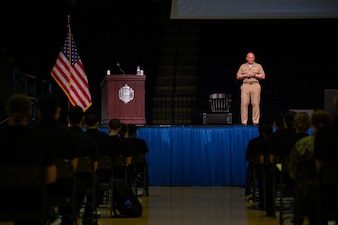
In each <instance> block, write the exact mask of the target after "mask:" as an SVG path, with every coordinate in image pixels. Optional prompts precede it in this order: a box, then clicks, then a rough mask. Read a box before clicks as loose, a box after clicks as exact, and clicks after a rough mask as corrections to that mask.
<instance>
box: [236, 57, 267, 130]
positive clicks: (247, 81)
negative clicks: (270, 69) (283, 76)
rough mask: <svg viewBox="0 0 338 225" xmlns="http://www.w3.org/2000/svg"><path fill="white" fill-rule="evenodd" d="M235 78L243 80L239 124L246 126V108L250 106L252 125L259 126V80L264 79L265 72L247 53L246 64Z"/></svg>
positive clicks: (240, 68)
mask: <svg viewBox="0 0 338 225" xmlns="http://www.w3.org/2000/svg"><path fill="white" fill-rule="evenodd" d="M236 78H237V79H238V80H243V84H242V85H241V123H242V125H247V124H248V107H249V104H251V106H252V122H253V125H258V124H259V119H260V100H261V85H260V84H259V81H260V80H263V79H265V72H264V70H263V67H262V65H261V64H259V63H256V62H255V55H254V53H252V52H249V53H248V54H247V55H246V63H243V64H242V65H241V66H240V67H239V69H238V72H237V76H236Z"/></svg>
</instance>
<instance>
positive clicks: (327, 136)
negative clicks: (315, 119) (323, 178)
mask: <svg viewBox="0 0 338 225" xmlns="http://www.w3.org/2000/svg"><path fill="white" fill-rule="evenodd" d="M333 105H334V108H335V112H336V113H338V91H337V92H336V95H335V97H334V100H333ZM337 137H338V116H335V117H333V118H332V122H331V123H330V124H329V125H327V126H323V127H322V128H321V129H319V130H318V132H317V134H316V136H315V140H314V146H315V147H314V158H315V166H316V170H317V173H318V174H319V175H320V174H321V173H320V172H321V169H322V168H323V167H324V166H325V165H330V164H332V165H334V164H337V163H338V158H337V149H338V141H337ZM327 172H328V173H331V172H332V173H331V175H332V176H333V175H334V174H337V171H335V170H334V171H330V170H328V171H327ZM333 179H334V180H331V181H330V182H332V183H335V184H337V182H338V181H337V176H336V177H335V178H333ZM337 188H338V187H337V186H335V187H329V188H325V189H318V191H319V192H318V193H317V194H318V195H316V196H317V197H318V198H317V200H319V202H318V203H317V202H316V205H315V206H316V213H317V212H320V211H322V210H323V206H324V207H325V208H326V210H329V209H328V208H331V210H334V211H335V212H337V206H336V205H337V201H338V197H337ZM336 215H337V216H336V217H335V218H332V220H336V222H337V221H338V214H336ZM315 217H316V218H315V219H314V220H315V221H314V222H313V224H328V221H327V219H325V218H323V217H321V215H320V214H319V215H317V214H316V215H315Z"/></svg>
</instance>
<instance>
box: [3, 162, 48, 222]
mask: <svg viewBox="0 0 338 225" xmlns="http://www.w3.org/2000/svg"><path fill="white" fill-rule="evenodd" d="M44 178H45V170H44V169H43V167H42V166H39V165H35V164H28V165H0V199H1V201H0V221H16V222H33V221H40V222H41V223H42V224H47V222H48V216H47V204H46V196H47V192H46V185H45V183H44V182H45V180H44Z"/></svg>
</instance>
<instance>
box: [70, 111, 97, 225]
mask: <svg viewBox="0 0 338 225" xmlns="http://www.w3.org/2000/svg"><path fill="white" fill-rule="evenodd" d="M84 119H85V115H84V112H83V109H82V108H81V107H80V106H72V107H70V108H69V112H68V122H69V126H70V128H69V129H70V131H71V132H72V133H73V134H74V136H75V137H76V138H77V140H78V142H77V143H78V144H79V157H89V158H91V159H92V160H93V162H94V168H93V169H94V172H95V171H96V170H97V164H98V159H99V156H100V153H99V148H98V144H97V142H96V140H95V139H94V138H93V137H92V136H90V135H88V134H87V133H85V132H84V130H83V129H82V128H83V121H84ZM94 176H95V174H94ZM79 179H80V180H81V181H82V182H83V184H84V185H85V188H86V189H87V190H94V189H93V188H94V187H93V179H94V177H93V176H85V177H81V178H79ZM95 181H96V183H95V185H96V189H95V190H97V189H98V187H99V186H98V185H99V180H98V178H97V177H96V178H95ZM94 195H96V193H95V194H94ZM86 197H87V202H86V204H85V211H84V215H83V218H82V224H83V225H86V224H88V225H89V224H90V225H92V224H93V222H94V221H93V213H94V212H93V210H92V207H93V205H95V202H94V199H93V195H87V196H86ZM95 197H96V196H95Z"/></svg>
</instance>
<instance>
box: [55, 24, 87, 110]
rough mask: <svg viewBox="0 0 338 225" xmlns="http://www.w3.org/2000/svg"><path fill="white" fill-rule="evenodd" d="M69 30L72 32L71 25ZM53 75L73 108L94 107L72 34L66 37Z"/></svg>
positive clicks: (84, 108)
mask: <svg viewBox="0 0 338 225" xmlns="http://www.w3.org/2000/svg"><path fill="white" fill-rule="evenodd" d="M68 29H69V31H70V26H69V24H68ZM69 38H70V40H71V41H69ZM70 50H71V51H70ZM51 75H52V77H53V78H54V80H55V81H56V83H57V84H58V85H59V86H60V87H61V89H62V90H63V91H64V93H65V94H66V95H67V97H68V100H69V101H70V103H71V104H72V105H73V106H81V107H82V108H83V110H84V111H86V110H87V109H88V108H89V107H90V106H91V105H92V100H91V95H90V92H89V84H88V79H87V76H86V73H85V70H84V67H83V64H82V60H81V58H80V56H79V54H78V52H77V49H76V45H75V41H74V39H73V35H72V34H71V32H69V34H68V35H67V37H66V40H65V43H64V45H63V46H62V48H61V51H60V53H59V56H58V58H57V59H56V63H55V64H54V66H53V68H52V70H51Z"/></svg>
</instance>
